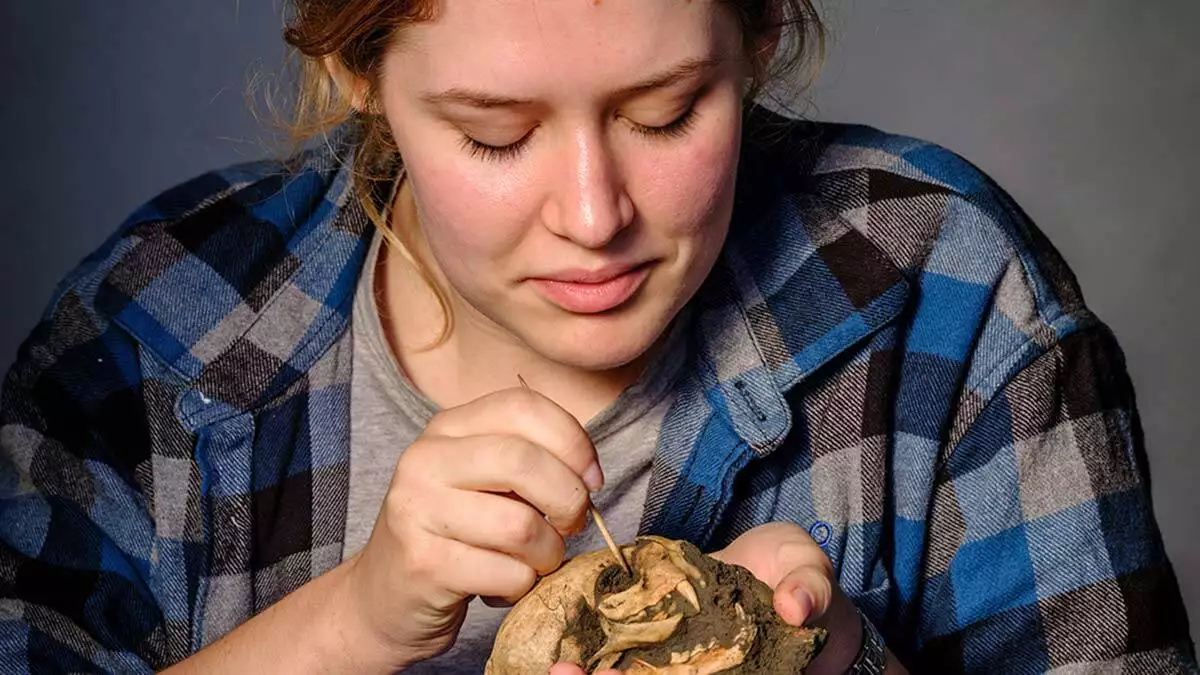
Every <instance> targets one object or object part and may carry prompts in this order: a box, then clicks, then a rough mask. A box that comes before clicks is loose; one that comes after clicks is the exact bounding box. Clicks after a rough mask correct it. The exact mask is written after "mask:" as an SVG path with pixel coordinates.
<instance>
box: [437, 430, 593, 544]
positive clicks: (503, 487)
mask: <svg viewBox="0 0 1200 675" xmlns="http://www.w3.org/2000/svg"><path fill="white" fill-rule="evenodd" d="M428 443H430V444H431V445H432V447H431V448H430V454H433V455H434V456H435V457H436V458H435V459H434V460H433V461H432V462H431V463H430V464H429V465H428V466H427V467H426V469H425V470H427V471H428V472H429V478H431V479H432V480H433V481H434V482H437V483H441V484H444V485H447V486H450V487H455V488H458V489H460V490H476V491H487V492H511V493H513V494H515V495H517V496H519V497H520V498H521V499H523V500H524V501H526V502H528V503H529V504H531V505H532V506H533V508H535V509H537V510H538V511H539V512H541V513H543V514H545V516H546V518H547V519H548V520H549V521H550V524H551V525H552V526H553V527H554V529H556V530H558V532H559V533H560V534H562V535H568V534H575V533H578V532H580V531H582V530H583V528H584V527H585V526H586V524H587V508H588V504H589V503H590V496H589V494H588V491H587V487H586V486H585V485H584V484H583V481H582V479H580V478H579V476H577V475H576V474H575V473H574V472H573V471H572V470H571V469H570V468H569V467H567V465H566V464H564V463H563V462H562V461H561V460H560V459H559V458H558V457H556V456H555V455H554V454H552V453H551V452H549V451H548V450H547V449H546V448H544V447H541V446H539V445H537V444H535V443H532V442H530V441H529V440H527V439H525V438H523V437H520V436H513V435H494V436H492V435H489V436H476V437H473V438H470V439H445V438H440V439H432V440H430V441H428Z"/></svg>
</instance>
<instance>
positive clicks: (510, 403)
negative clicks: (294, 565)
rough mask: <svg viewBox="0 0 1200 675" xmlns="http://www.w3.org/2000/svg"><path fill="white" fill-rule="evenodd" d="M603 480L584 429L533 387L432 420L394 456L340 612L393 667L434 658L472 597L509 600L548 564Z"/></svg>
mask: <svg viewBox="0 0 1200 675" xmlns="http://www.w3.org/2000/svg"><path fill="white" fill-rule="evenodd" d="M602 482H603V474H602V473H601V471H600V465H599V462H598V459H597V456H596V451H595V448H594V447H593V445H592V443H591V441H590V440H589V439H588V436H587V434H586V433H585V432H584V430H583V428H582V427H581V426H580V425H579V423H578V422H577V421H576V420H575V418H574V417H572V416H571V415H570V414H569V413H567V412H566V411H565V410H563V409H562V408H560V407H559V406H558V405H556V404H555V403H554V402H552V401H551V400H550V399H548V398H546V397H544V396H542V395H540V394H538V393H536V392H534V391H532V390H528V389H510V390H505V391H500V392H496V393H494V394H491V395H488V396H484V397H482V398H480V399H478V400H475V401H472V402H471V403H468V404H465V405H462V406H459V407H457V408H452V409H449V410H446V411H444V412H441V413H439V414H438V415H436V416H435V417H434V418H433V419H432V420H431V421H430V422H429V424H428V425H427V426H426V428H425V431H424V433H422V434H421V436H420V437H419V438H418V439H417V440H416V441H414V442H413V444H412V445H411V446H409V447H408V448H407V449H406V450H405V451H404V452H403V453H402V455H401V457H400V460H399V462H398V463H397V465H396V470H395V473H394V474H393V476H392V482H391V485H390V487H389V488H388V493H387V496H386V497H385V499H384V503H383V506H382V508H381V509H380V512H379V516H378V518H377V520H376V522H375V527H374V529H373V531H372V533H371V537H370V539H369V540H368V542H367V544H366V546H365V547H364V548H363V550H362V551H360V552H359V553H358V554H357V555H356V556H354V557H353V558H351V559H350V560H349V561H347V565H348V570H347V573H346V575H345V593H344V594H343V597H344V598H345V599H346V600H347V602H348V603H349V605H350V606H349V608H348V609H349V612H348V613H349V615H350V616H353V617H355V618H357V619H360V620H361V624H359V626H358V629H359V630H362V631H365V632H366V635H365V636H364V637H366V638H367V639H369V640H371V642H369V643H368V644H373V645H374V646H375V647H376V648H378V649H379V650H381V652H380V654H381V656H384V657H385V658H386V659H387V660H389V661H390V662H392V663H394V664H395V666H396V667H397V668H403V667H404V666H406V665H408V664H410V663H413V662H415V661H420V660H423V659H427V658H430V657H432V656H435V655H437V654H440V653H442V652H444V651H445V650H447V649H449V647H450V646H451V645H452V644H453V643H454V640H455V637H456V636H457V634H458V629H459V627H460V626H461V625H462V621H463V618H464V616H465V614H466V610H467V603H468V602H469V601H470V599H471V598H472V596H481V597H483V598H484V599H485V600H486V601H487V602H489V604H494V603H512V602H515V601H516V600H517V599H519V598H520V597H521V596H523V595H524V594H525V593H526V592H528V591H529V589H530V588H532V587H533V584H534V582H535V581H536V580H537V578H538V576H539V575H544V574H548V573H550V572H552V571H554V570H555V569H557V568H558V566H559V565H560V564H561V562H562V559H563V555H564V552H565V550H566V546H565V543H564V541H563V537H564V536H566V535H569V534H575V533H577V532H580V531H582V529H583V528H584V526H585V525H586V522H587V520H586V519H587V513H588V507H589V505H590V495H589V490H593V491H594V490H598V489H599V488H600V486H601V484H602ZM355 623H357V621H356V622H355Z"/></svg>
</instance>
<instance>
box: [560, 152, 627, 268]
mask: <svg viewBox="0 0 1200 675" xmlns="http://www.w3.org/2000/svg"><path fill="white" fill-rule="evenodd" d="M565 157H566V159H565V166H564V167H563V169H561V174H560V175H561V177H562V180H561V181H554V183H555V184H556V188H557V189H555V190H553V194H552V195H551V197H550V199H548V200H547V203H546V207H545V210H544V213H543V221H544V222H545V223H546V227H547V228H548V229H549V230H550V231H551V232H553V233H554V234H556V235H558V236H560V237H563V238H566V239H570V240H571V241H573V242H575V243H577V244H579V245H580V246H584V247H586V248H592V249H596V248H603V247H604V246H606V245H608V244H609V242H611V241H612V240H613V239H614V238H615V237H616V236H617V235H618V234H619V233H620V232H621V231H622V230H624V229H625V228H626V227H628V226H629V223H630V222H632V221H633V202H632V200H630V198H629V194H628V192H627V191H626V189H625V185H624V180H623V176H622V172H621V170H620V168H619V166H618V162H617V161H616V158H615V157H614V156H613V153H612V152H611V150H610V149H609V147H608V145H607V144H606V143H605V141H604V138H603V135H602V134H600V133H594V132H590V131H586V130H580V131H577V132H576V133H575V135H574V136H573V137H572V139H571V143H570V144H569V146H568V149H567V151H566V152H565Z"/></svg>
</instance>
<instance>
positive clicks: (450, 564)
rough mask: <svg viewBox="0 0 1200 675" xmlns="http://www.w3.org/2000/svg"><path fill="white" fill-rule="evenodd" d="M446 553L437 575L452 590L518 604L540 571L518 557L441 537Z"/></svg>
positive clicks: (444, 585) (442, 548)
mask: <svg viewBox="0 0 1200 675" xmlns="http://www.w3.org/2000/svg"><path fill="white" fill-rule="evenodd" d="M442 542H443V546H442V547H440V549H441V553H442V554H443V555H442V556H441V557H442V559H441V560H440V561H439V562H438V563H437V564H438V566H439V569H438V571H437V572H436V573H435V574H436V576H435V578H436V579H437V580H438V582H439V583H440V584H441V585H442V586H443V587H444V588H446V589H448V590H450V591H451V592H453V593H455V594H457V595H461V596H463V597H469V596H472V595H478V596H480V597H483V596H490V597H495V598H502V599H504V600H505V601H507V602H510V603H515V602H516V601H517V600H520V599H521V597H522V596H524V595H525V594H526V593H528V592H529V589H531V588H533V584H534V583H535V582H536V581H537V573H536V572H534V571H533V568H531V567H530V566H528V565H526V564H525V563H522V562H521V561H519V560H517V559H516V558H514V557H512V556H510V555H506V554H504V553H499V552H497V551H489V550H487V549H482V548H477V547H474V546H470V545H468V544H464V543H463V542H461V541H456V540H453V539H444V540H442Z"/></svg>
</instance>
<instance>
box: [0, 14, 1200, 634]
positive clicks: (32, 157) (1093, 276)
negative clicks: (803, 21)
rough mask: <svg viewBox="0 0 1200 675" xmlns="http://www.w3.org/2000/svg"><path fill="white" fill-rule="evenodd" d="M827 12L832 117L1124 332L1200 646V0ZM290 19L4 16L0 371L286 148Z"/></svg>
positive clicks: (826, 107) (817, 104)
mask: <svg viewBox="0 0 1200 675" xmlns="http://www.w3.org/2000/svg"><path fill="white" fill-rule="evenodd" d="M275 4H278V3H277V1H276V3H275ZM826 5H827V8H826V15H827V17H828V19H829V21H830V24H831V27H832V29H833V31H834V34H835V37H836V41H835V43H834V44H833V46H832V52H831V56H830V59H829V61H828V64H827V66H826V68H825V71H824V73H823V75H822V79H821V80H820V84H819V85H818V86H817V87H816V88H815V89H814V90H813V92H812V94H811V98H812V105H811V107H810V113H811V114H813V115H815V116H817V117H821V118H825V119H837V120H844V121H857V122H865V123H869V124H873V125H875V126H880V127H883V128H885V129H888V130H890V131H896V132H902V133H907V134H912V135H917V136H921V137H925V138H928V139H931V140H934V141H937V142H939V143H942V144H944V145H947V146H949V147H951V148H953V149H955V150H956V151H958V152H960V153H962V154H964V155H966V156H967V157H968V158H970V159H971V160H972V161H974V162H975V163H976V164H978V165H979V166H981V167H982V168H983V169H984V170H985V171H987V172H988V173H990V174H992V175H993V176H994V177H995V178H996V179H997V180H998V181H999V182H1000V183H1001V184H1002V185H1004V186H1005V187H1006V188H1007V189H1008V190H1009V191H1010V192H1011V193H1012V194H1013V195H1014V196H1015V197H1016V198H1017V200H1018V201H1019V202H1021V203H1022V204H1023V205H1024V207H1025V208H1026V210H1027V211H1028V212H1029V213H1030V214H1031V215H1032V216H1033V217H1034V219H1035V220H1037V221H1038V222H1039V223H1040V225H1041V226H1042V228H1043V229H1044V230H1045V231H1046V232H1047V233H1048V234H1049V235H1050V237H1051V239H1052V240H1054V242H1055V243H1056V244H1057V245H1058V247H1059V248H1060V249H1061V250H1062V252H1063V254H1064V255H1065V256H1066V258H1067V260H1068V262H1070V263H1071V265H1072V266H1073V267H1074V269H1075V271H1076V272H1077V273H1078V275H1079V279H1080V282H1081V283H1082V285H1083V288H1084V291H1085V293H1086V296H1087V298H1088V300H1089V303H1090V304H1091V306H1092V307H1093V308H1094V309H1095V310H1096V311H1097V312H1098V313H1099V314H1100V316H1101V317H1103V318H1104V319H1105V320H1106V321H1107V322H1108V323H1109V324H1110V325H1111V326H1113V328H1114V329H1115V331H1116V333H1117V335H1118V337H1119V338H1120V340H1121V342H1122V344H1123V346H1124V348H1125V350H1126V354H1127V356H1128V361H1129V367H1130V370H1131V372H1132V375H1133V379H1134V381H1135V384H1136V385H1137V387H1138V392H1139V404H1140V408H1141V412H1142V415H1143V420H1144V424H1145V428H1146V437H1147V442H1148V446H1149V453H1150V460H1151V465H1152V471H1153V476H1154V497H1155V503H1156V508H1157V513H1158V517H1159V521H1160V524H1161V525H1162V529H1163V532H1164V535H1165V537H1166V542H1167V548H1168V551H1169V553H1170V555H1171V557H1172V560H1173V562H1174V564H1175V566H1176V570H1177V572H1178V573H1179V575H1180V577H1181V579H1180V583H1181V585H1182V587H1183V591H1184V595H1185V596H1186V599H1187V601H1188V606H1189V608H1190V614H1191V616H1192V635H1193V636H1200V625H1198V624H1200V579H1197V578H1196V576H1194V574H1193V573H1194V572H1196V571H1197V570H1200V541H1197V539H1200V538H1198V537H1197V535H1198V534H1200V531H1198V528H1197V527H1196V525H1195V519H1196V516H1197V514H1198V513H1200V489H1198V487H1197V486H1200V454H1198V453H1197V452H1196V451H1195V449H1194V447H1195V446H1194V443H1193V439H1195V438H1197V437H1198V436H1200V413H1198V412H1197V411H1195V410H1194V409H1193V408H1194V405H1195V402H1196V400H1197V396H1196V394H1195V389H1196V387H1197V386H1198V383H1200V357H1197V353H1196V347H1195V345H1197V344H1200V325H1198V323H1197V319H1196V310H1197V302H1196V300H1195V293H1196V290H1195V289H1196V288H1197V287H1200V264H1197V261H1196V253H1197V251H1198V250H1200V235H1198V234H1197V232H1198V230H1200V228H1198V227H1197V219H1196V217H1195V215H1194V213H1193V212H1194V210H1195V208H1196V204H1197V200H1196V197H1197V194H1200V186H1198V185H1197V183H1198V181H1197V180H1196V177H1195V173H1194V168H1195V166H1196V159H1197V158H1200V131H1197V129H1196V127H1195V123H1196V122H1197V121H1200V2H1195V1H1194V0H1177V1H1172V0H1155V1H1146V2H1141V1H1138V0H1091V1H1090V2H1082V1H1080V0H1074V1H1069V2H1046V1H1045V0H1003V1H1000V0H970V1H963V0H905V1H903V2H901V1H898V0H897V1H893V0H875V1H872V2H868V1H867V0H826ZM279 23H280V20H279V10H278V7H276V6H273V4H272V3H271V2H267V1H259V2H245V3H240V6H239V2H238V0H223V1H221V2H215V1H214V0H174V1H173V2H170V3H155V2H145V1H144V0H141V1H134V0H108V1H106V2H79V1H78V0H75V1H71V2H68V1H66V0H42V1H41V2H34V1H33V0H3V1H0V30H2V31H3V39H2V40H0V63H2V64H3V69H2V70H0V78H3V79H2V80H0V91H3V92H4V102H3V104H2V106H0V128H3V129H4V130H5V132H6V133H5V136H6V138H5V141H4V143H3V144H2V145H0V223H2V224H3V225H2V227H3V228H4V232H5V235H6V236H5V237H4V245H3V247H2V248H0V312H2V314H0V317H2V318H0V367H3V368H7V364H9V363H11V359H12V356H13V354H14V352H15V350H16V347H17V345H18V343H19V341H20V340H21V339H23V337H24V335H25V334H26V333H27V331H28V329H29V328H30V327H31V326H32V324H33V323H34V322H35V320H36V318H37V316H38V314H39V313H40V311H41V309H42V307H43V305H44V303H45V301H46V299H47V298H48V296H49V294H50V291H51V289H52V288H53V286H54V284H55V282H56V281H57V280H58V279H59V278H60V277H61V276H62V275H63V274H64V273H66V272H67V270H68V269H70V268H71V267H72V266H73V265H74V264H75V262H76V261H77V260H78V259H79V258H80V257H82V256H83V255H85V254H86V253H87V252H89V251H90V250H92V249H93V248H94V247H95V246H97V245H98V244H99V243H100V242H101V240H102V239H103V238H104V236H105V235H106V234H107V233H109V232H110V231H111V230H112V229H113V228H114V227H115V226H116V225H117V224H118V223H119V221H120V220H121V219H122V218H123V217H124V216H125V215H126V214H127V213H128V212H129V211H131V210H132V209H133V208H134V207H136V206H137V205H138V204H139V203H140V202H142V201H144V200H145V199H146V198H148V197H150V196H152V195H153V194H155V193H156V192H158V191H159V190H162V189H163V188H166V187H168V186H170V185H172V184H174V183H176V182H178V181H180V180H183V179H185V178H187V177H189V176H191V175H194V174H196V173H198V172H201V171H203V170H205V169H207V168H211V167H215V166H219V165H222V164H226V163H229V162H233V161H239V160H243V159H249V158H255V157H259V156H262V155H263V154H265V153H266V152H267V151H268V149H269V148H270V147H271V146H270V144H268V143H265V142H264V140H263V132H262V131H261V126H260V125H257V124H256V123H255V121H254V119H253V118H252V117H251V116H250V115H249V114H248V113H247V111H246V110H247V106H246V101H245V98H244V92H245V91H246V85H247V79H248V77H249V76H250V75H252V74H254V73H266V74H270V73H276V72H279V64H280V62H281V59H282V55H283V51H282V48H281V40H280V39H279V36H278V27H279Z"/></svg>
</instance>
